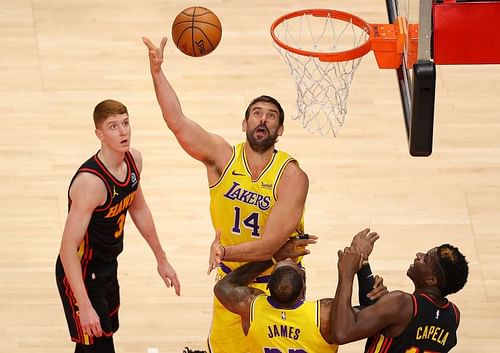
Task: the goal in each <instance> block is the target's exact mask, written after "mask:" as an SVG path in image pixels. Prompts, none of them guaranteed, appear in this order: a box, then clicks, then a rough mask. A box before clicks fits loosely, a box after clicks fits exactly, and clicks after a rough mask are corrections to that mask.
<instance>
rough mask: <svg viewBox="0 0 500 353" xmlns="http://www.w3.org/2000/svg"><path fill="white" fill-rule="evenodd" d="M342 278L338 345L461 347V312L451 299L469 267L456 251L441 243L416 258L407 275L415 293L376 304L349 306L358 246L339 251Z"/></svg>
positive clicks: (410, 350)
mask: <svg viewBox="0 0 500 353" xmlns="http://www.w3.org/2000/svg"><path fill="white" fill-rule="evenodd" d="M338 255H339V260H338V269H339V279H338V281H339V282H338V286H337V293H336V295H335V303H334V309H333V310H334V312H335V315H334V316H332V334H333V338H334V339H335V340H336V342H339V343H342V344H343V343H347V342H351V341H355V340H359V339H362V338H365V337H370V339H369V340H368V344H367V345H366V347H365V352H367V353H425V352H439V353H446V352H448V351H449V350H450V349H451V348H453V347H454V346H455V345H456V344H457V328H458V325H459V322H460V312H459V310H458V308H457V307H456V306H455V305H454V304H453V303H452V302H450V301H448V299H446V296H447V295H448V294H452V293H456V292H457V291H459V290H460V289H462V288H463V287H464V285H465V283H466V282H467V277H468V274H469V267H468V264H467V261H466V259H465V257H464V255H463V254H462V253H461V252H460V251H459V250H458V248H456V247H454V246H452V245H450V244H443V245H440V246H437V247H434V248H432V249H430V250H429V251H427V252H426V253H417V255H416V258H415V260H414V262H413V264H411V265H410V267H409V269H408V271H407V275H408V277H410V279H411V280H412V282H413V284H414V286H415V291H414V292H413V293H412V294H410V293H405V292H402V291H392V292H390V293H388V294H387V295H385V296H384V297H382V298H381V299H380V300H378V301H377V302H376V303H374V304H373V305H371V306H369V307H367V308H365V309H363V310H360V311H355V310H353V308H352V307H351V295H352V281H353V277H354V273H356V271H358V269H359V264H360V258H361V254H360V252H359V251H358V250H357V249H356V248H355V247H350V248H346V249H344V251H341V250H339V252H338Z"/></svg>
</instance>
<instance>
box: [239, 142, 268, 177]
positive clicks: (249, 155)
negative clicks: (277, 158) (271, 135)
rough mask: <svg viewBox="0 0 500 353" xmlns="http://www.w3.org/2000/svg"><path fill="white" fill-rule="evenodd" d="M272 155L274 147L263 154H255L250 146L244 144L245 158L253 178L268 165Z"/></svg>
mask: <svg viewBox="0 0 500 353" xmlns="http://www.w3.org/2000/svg"><path fill="white" fill-rule="evenodd" d="M273 154H274V145H273V146H272V147H270V148H268V149H267V150H266V151H264V152H262V153H261V152H256V151H254V150H253V149H252V147H251V146H250V144H249V143H248V142H247V143H246V144H245V156H246V160H247V162H248V166H249V167H250V170H251V172H252V176H253V177H258V176H259V175H260V173H261V172H262V171H263V170H264V168H265V167H266V166H267V165H268V164H269V161H270V160H271V158H272V156H273Z"/></svg>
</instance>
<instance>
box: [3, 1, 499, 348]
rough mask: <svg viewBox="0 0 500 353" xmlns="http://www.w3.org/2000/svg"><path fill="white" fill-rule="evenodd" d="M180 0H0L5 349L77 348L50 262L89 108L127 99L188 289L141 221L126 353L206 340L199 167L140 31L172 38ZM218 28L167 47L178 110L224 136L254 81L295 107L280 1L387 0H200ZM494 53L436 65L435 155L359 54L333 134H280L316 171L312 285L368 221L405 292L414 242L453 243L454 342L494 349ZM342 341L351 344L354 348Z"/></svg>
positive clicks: (124, 261) (358, 9)
mask: <svg viewBox="0 0 500 353" xmlns="http://www.w3.org/2000/svg"><path fill="white" fill-rule="evenodd" d="M191 5H193V3H191V2H188V1H160V0H143V1H131V0H120V1H118V0H99V1H98V0H87V1H83V0H31V1H29V0H0V116H1V119H2V129H0V158H1V163H0V165H1V168H0V200H1V202H0V352H2V353H3V352H5V353H7V352H8V353H42V352H43V353H62V352H72V349H73V348H72V347H73V346H72V344H71V343H70V342H69V340H68V337H67V330H66V324H65V321H64V317H63V312H62V309H61V306H60V302H59V298H58V294H57V291H56V287H55V281H54V275H53V267H54V260H55V258H56V255H57V252H58V248H59V242H60V238H61V234H62V229H63V225H64V221H65V216H66V192H67V186H68V183H69V180H70V178H71V177H72V175H73V173H74V171H75V170H76V168H77V167H78V166H79V165H80V163H81V162H83V161H84V160H85V159H86V158H87V157H88V156H90V155H91V154H92V153H94V152H95V151H96V150H97V148H98V141H97V139H96V138H95V136H94V134H93V125H92V118H91V114H92V110H93V107H94V106H95V104H96V103H97V102H99V101H101V100H103V99H105V98H114V99H118V100H121V101H123V102H124V103H125V104H126V105H127V106H128V108H129V112H130V116H131V123H132V125H133V135H134V139H133V145H134V147H136V148H138V149H139V150H141V151H142V153H143V156H144V163H145V167H144V171H143V184H142V185H143V189H144V191H145V194H146V197H147V199H148V202H149V205H150V207H151V209H152V211H153V214H154V216H155V218H156V224H157V228H158V230H159V233H160V235H161V239H162V241H163V244H164V246H165V249H166V251H167V253H168V256H169V258H170V260H171V262H172V263H173V264H174V265H175V267H176V269H177V271H178V274H179V276H180V279H181V281H182V296H181V297H180V298H178V297H176V296H175V295H174V294H173V292H172V291H171V290H167V289H166V288H165V287H164V286H163V284H162V282H161V280H160V279H159V277H158V276H157V275H156V268H155V263H154V261H153V258H152V254H151V252H150V251H149V249H148V248H147V246H146V244H145V242H144V241H143V240H142V239H141V237H140V235H139V234H138V232H137V231H136V230H135V228H134V227H133V225H132V224H130V225H129V227H128V229H127V235H126V244H125V251H124V253H123V255H122V256H121V257H120V281H121V291H122V302H123V304H122V307H121V325H122V327H121V329H120V331H119V332H118V334H117V335H116V338H115V341H116V346H117V349H118V351H119V352H134V353H139V352H146V351H147V348H149V347H156V348H158V349H159V351H160V352H181V351H182V349H183V347H184V346H186V345H188V346H191V347H192V348H198V349H201V348H204V342H205V338H206V335H207V332H208V327H209V323H210V313H211V298H212V294H211V293H212V285H213V281H214V279H213V276H207V275H206V272H205V271H206V266H207V257H208V246H209V244H210V242H211V240H212V236H213V235H212V233H213V231H212V228H211V223H210V218H209V212H208V190H207V182H206V177H205V171H204V167H203V166H202V165H201V164H199V163H197V162H196V161H194V160H192V159H190V158H189V157H188V156H187V155H186V154H185V153H184V152H183V151H182V150H181V149H180V147H179V146H178V145H177V143H176V141H175V139H174V138H173V136H172V134H171V133H170V132H169V131H168V130H167V128H166V126H165V125H164V123H163V120H162V118H161V115H160V111H159V109H158V106H157V104H156V101H155V98H154V94H153V89H152V84H151V81H150V77H149V72H148V62H147V55H146V49H145V47H144V46H143V44H142V42H141V36H143V35H146V36H149V37H151V38H152V39H153V40H154V41H157V42H158V41H159V39H160V37H161V36H163V35H166V36H169V37H170V26H171V23H172V21H173V19H174V17H175V15H176V14H177V12H179V11H180V10H181V9H183V8H185V7H188V6H191ZM200 5H204V6H206V7H208V8H211V9H212V10H214V11H215V12H216V13H217V14H218V15H219V17H220V19H221V21H222V24H223V39H222V42H221V44H220V47H219V48H218V49H217V50H216V51H215V52H214V53H212V54H211V55H209V56H207V57H204V58H201V59H192V58H188V57H186V56H184V55H183V54H181V53H180V52H179V51H178V50H177V49H175V48H174V46H173V45H172V43H168V45H167V49H166V64H165V71H166V73H167V76H168V77H169V78H170V79H171V82H172V84H173V85H174V87H175V88H176V89H177V92H178V95H179V97H180V100H181V102H182V104H183V108H184V111H185V113H186V114H187V115H188V116H190V117H192V118H193V119H194V120H196V121H197V122H199V123H200V124H201V125H202V126H204V127H205V128H207V129H208V130H210V131H213V132H216V133H218V134H220V135H222V136H224V137H226V138H227V139H228V141H230V142H231V143H236V142H239V141H240V140H242V139H243V138H244V135H243V134H242V132H241V131H240V122H241V119H242V118H243V111H244V109H245V108H246V105H247V103H248V102H249V101H250V99H252V98H253V97H255V96H258V95H260V94H264V93H265V94H270V95H273V96H276V97H277V98H278V99H279V100H281V101H282V103H283V105H284V107H285V110H286V112H287V113H288V115H289V116H290V115H292V113H293V112H294V110H295V106H294V104H295V88H294V84H293V81H292V79H291V76H290V75H289V72H288V68H287V66H286V65H285V63H284V62H283V61H282V59H281V57H280V56H279V55H278V53H277V51H276V50H275V49H274V48H273V47H272V42H271V38H270V35H269V30H268V28H269V25H270V23H271V22H272V20H274V19H275V18H276V17H278V16H280V15H282V14H284V13H285V12H288V11H292V10H298V9H301V8H307V7H310V8H313V7H319V8H336V9H339V10H345V11H350V12H355V13H356V14H358V15H359V16H361V17H363V18H365V19H366V20H368V21H370V22H373V23H376V22H380V23H383V22H385V21H386V14H385V5H384V1H382V0H377V1H375V0H371V1H364V0H352V1H348V2H347V1H339V0H332V1H320V0H312V1H284V0H273V1H267V0H266V1H264V0H252V1H243V0H232V1H229V0H227V1H220V0H219V1H216V0H210V1H204V2H201V3H200ZM498 92H500V66H494V65H488V66H459V67H439V68H438V78H437V97H436V124H435V140H434V141H435V145H434V153H433V155H432V156H431V157H430V158H411V157H409V156H408V152H407V143H406V137H405V132H404V127H403V120H402V112H401V106H400V98H399V92H398V90H397V83H396V77H395V73H394V72H393V71H392V70H389V71H380V70H378V69H377V68H376V64H375V60H374V58H373V55H372V54H369V55H368V56H367V57H366V58H364V59H363V62H362V63H361V66H360V68H359V70H358V72H357V74H356V77H355V81H354V83H353V84H352V88H351V96H350V100H349V115H348V120H347V122H346V124H345V126H344V127H343V128H342V130H341V133H340V136H339V137H338V138H336V139H324V138H320V137H319V136H314V135H308V134H307V133H306V132H305V131H303V130H302V128H301V127H300V126H299V124H298V123H297V122H296V121H293V120H291V119H287V120H286V130H285V134H284V137H283V138H282V140H281V141H280V142H279V144H278V147H279V148H281V149H284V150H286V151H289V152H290V153H292V154H293V155H294V156H295V157H296V158H297V159H298V160H299V161H300V162H301V165H302V167H303V169H304V170H306V171H307V173H308V175H309V178H310V192H309V197H308V200H307V213H306V223H307V231H308V232H310V233H314V234H317V235H319V236H320V242H321V243H320V244H318V245H317V246H316V247H315V248H314V249H312V250H313V254H311V255H310V257H309V258H308V259H307V265H308V296H309V298H311V299H312V298H316V297H326V296H332V295H333V293H334V291H335V286H336V273H337V270H336V259H337V256H336V250H337V249H339V248H342V247H343V246H344V245H346V244H348V243H349V241H350V239H351V236H352V235H353V234H354V233H355V232H356V231H358V230H359V229H362V228H364V227H366V226H370V227H372V229H374V230H377V231H378V232H379V233H380V234H381V235H382V238H381V240H380V241H379V243H378V244H377V247H376V249H375V252H374V254H373V260H372V262H373V268H374V269H375V270H376V271H377V272H378V273H380V274H381V275H382V276H384V278H385V281H386V284H387V285H388V286H389V288H391V289H397V288H400V289H404V290H412V288H411V284H410V281H409V280H408V279H407V278H406V276H405V273H406V268H407V266H408V264H409V263H410V262H411V261H412V260H413V258H414V254H415V253H416V252H417V251H421V250H427V249H428V248H431V247H433V246H435V245H438V244H441V243H445V242H449V243H452V244H454V245H457V246H459V247H460V248H461V249H462V250H463V252H464V253H465V254H466V255H467V258H468V260H469V262H470V271H471V273H470V279H469V283H468V284H467V286H466V288H465V289H464V290H463V291H462V292H461V293H459V294H457V295H454V296H452V297H451V298H450V299H452V300H453V301H454V302H455V303H456V304H457V305H458V306H459V307H460V308H461V311H462V323H461V326H460V330H459V344H458V346H457V347H456V349H455V350H454V351H455V352H463V353H464V352H476V353H477V352H481V353H484V352H497V351H498V347H499V346H500V329H499V327H500V280H499V278H500V272H499V270H498V264H497V263H498V257H499V256H500V234H499V229H500V214H499V210H500V119H499V118H500V117H499V113H498V103H497V102H498V101H497V99H498V96H499V93H498ZM361 347H362V345H361V344H360V343H357V344H349V345H346V346H343V347H341V349H340V351H341V352H361V350H362V348H361Z"/></svg>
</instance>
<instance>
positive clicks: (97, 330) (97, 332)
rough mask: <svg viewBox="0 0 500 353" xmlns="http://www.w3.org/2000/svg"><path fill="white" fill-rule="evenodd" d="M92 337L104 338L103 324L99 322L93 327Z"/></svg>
mask: <svg viewBox="0 0 500 353" xmlns="http://www.w3.org/2000/svg"><path fill="white" fill-rule="evenodd" d="M92 335H94V336H95V337H101V336H102V329H101V324H100V323H99V322H97V323H96V324H94V325H93V326H92Z"/></svg>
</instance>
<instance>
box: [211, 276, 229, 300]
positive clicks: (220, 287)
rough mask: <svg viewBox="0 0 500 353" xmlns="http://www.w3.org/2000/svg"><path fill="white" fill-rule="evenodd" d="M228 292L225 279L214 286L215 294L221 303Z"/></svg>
mask: <svg viewBox="0 0 500 353" xmlns="http://www.w3.org/2000/svg"><path fill="white" fill-rule="evenodd" d="M226 292H227V288H226V285H225V281H224V279H221V280H220V281H218V282H217V283H216V284H215V286H214V295H215V297H216V298H217V299H218V300H219V301H220V302H221V303H223V302H224V301H225V298H226Z"/></svg>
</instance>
